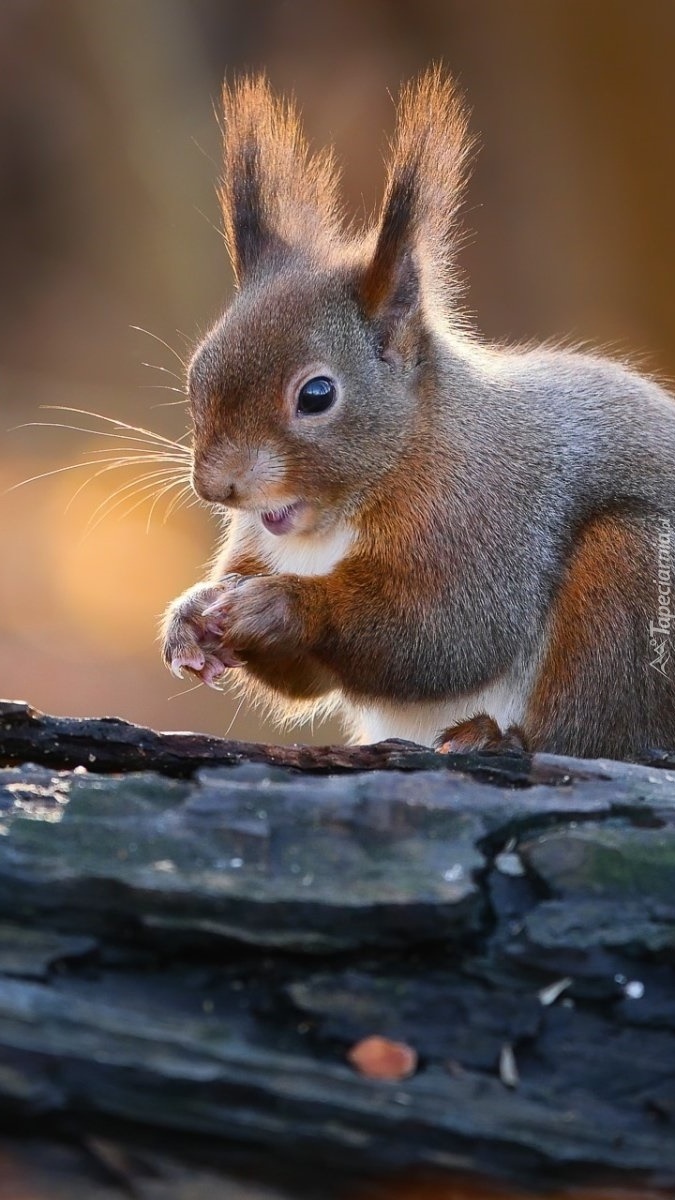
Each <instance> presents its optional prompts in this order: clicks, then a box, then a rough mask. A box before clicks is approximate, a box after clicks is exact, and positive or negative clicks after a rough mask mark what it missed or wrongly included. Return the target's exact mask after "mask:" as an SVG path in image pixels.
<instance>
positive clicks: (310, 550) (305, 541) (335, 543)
mask: <svg viewBox="0 0 675 1200" xmlns="http://www.w3.org/2000/svg"><path fill="white" fill-rule="evenodd" d="M353 543H354V533H353V531H352V530H351V529H349V528H348V527H347V526H346V525H340V526H338V527H337V528H336V529H334V530H330V531H329V532H328V533H324V534H315V535H314V536H307V537H301V536H295V537H294V536H293V535H292V534H291V535H289V536H288V537H277V536H275V534H273V533H268V532H267V530H266V529H263V528H261V527H260V526H259V527H258V529H257V530H256V532H255V548H256V550H257V552H258V554H260V555H261V557H262V558H264V560H265V562H266V563H267V565H268V566H269V567H270V569H271V570H272V571H274V573H275V574H277V575H285V574H289V575H329V574H330V572H331V571H332V570H333V568H334V567H336V566H337V565H338V563H340V562H342V559H343V558H345V556H346V555H347V554H348V553H349V551H350V549H351V547H352V545H353Z"/></svg>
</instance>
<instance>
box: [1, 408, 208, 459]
mask: <svg viewBox="0 0 675 1200" xmlns="http://www.w3.org/2000/svg"><path fill="white" fill-rule="evenodd" d="M72 411H73V412H75V411H77V410H75V409H73V410H72ZM101 419H102V420H108V419H109V418H107V417H102V418H101ZM13 428H14V429H68V430H71V431H72V432H73V433H88V434H90V435H91V436H92V437H102V438H112V439H113V440H114V441H115V442H117V443H118V445H120V443H121V448H122V449H124V448H125V447H124V445H123V441H122V439H124V441H127V442H136V443H140V445H141V446H144V447H146V448H147V449H151V448H154V449H156V450H157V451H158V452H160V451H161V450H162V447H163V445H164V444H165V443H166V444H167V445H168V446H169V448H170V449H172V450H174V451H175V450H178V451H179V452H180V454H181V455H188V454H189V453H190V450H189V449H188V447H187V446H183V445H181V444H180V442H173V441H170V440H169V439H168V438H164V439H163V440H162V441H155V440H150V439H148V438H146V437H132V436H131V435H130V434H128V433H106V431H105V430H104V429H89V428H86V427H85V426H84V425H66V424H64V423H63V422H62V421H26V422H24V424H23V425H15V426H14V427H13ZM127 428H129V429H135V426H134V425H129V426H127ZM139 432H140V431H139ZM185 436H186V435H185V434H182V435H181V437H185ZM91 453H92V454H98V451H97V450H92V451H91Z"/></svg>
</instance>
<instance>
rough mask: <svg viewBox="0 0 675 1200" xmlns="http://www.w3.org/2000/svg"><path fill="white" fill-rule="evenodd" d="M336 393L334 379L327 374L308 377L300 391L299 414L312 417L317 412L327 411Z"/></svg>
mask: <svg viewBox="0 0 675 1200" xmlns="http://www.w3.org/2000/svg"><path fill="white" fill-rule="evenodd" d="M336 394H337V393H336V391H335V384H334V383H333V380H332V379H328V378H327V377H326V376H325V375H317V376H316V377H315V378H314V379H308V380H307V383H305V384H303V385H302V387H301V388H300V391H299V392H298V407H297V412H298V415H299V416H301V417H312V416H314V415H315V414H316V413H322V412H326V410H327V409H329V408H330V407H331V405H332V404H333V403H334V402H335V397H336Z"/></svg>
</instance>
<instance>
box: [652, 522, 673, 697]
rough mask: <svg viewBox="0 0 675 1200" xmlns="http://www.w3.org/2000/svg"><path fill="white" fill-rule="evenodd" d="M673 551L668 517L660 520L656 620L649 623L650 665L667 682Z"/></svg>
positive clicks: (671, 610)
mask: <svg viewBox="0 0 675 1200" xmlns="http://www.w3.org/2000/svg"><path fill="white" fill-rule="evenodd" d="M672 559H673V550H672V538H671V525H670V518H669V517H659V530H658V546H657V561H658V566H657V574H656V579H655V580H654V582H655V583H656V585H657V587H658V592H657V616H656V620H651V621H650V622H649V649H650V653H651V658H650V662H649V665H650V667H652V668H653V670H655V671H658V673H659V675H663V676H664V677H665V678H666V679H667V678H668V664H669V662H670V659H671V645H670V634H671V627H672V623H673V616H674V614H673V609H672V599H673V561H672Z"/></svg>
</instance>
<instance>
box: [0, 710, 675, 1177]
mask: <svg viewBox="0 0 675 1200" xmlns="http://www.w3.org/2000/svg"><path fill="white" fill-rule="evenodd" d="M665 761H666V762H667V761H668V760H665ZM0 764H4V767H3V769H2V770H0V831H1V832H2V834H3V836H2V837H0V1108H1V1109H2V1111H3V1113H4V1114H5V1118H6V1120H8V1119H9V1117H10V1116H11V1118H12V1120H13V1122H14V1123H17V1124H18V1125H19V1126H20V1129H21V1131H22V1132H24V1133H25V1132H26V1131H28V1132H34V1133H37V1132H39V1131H41V1130H43V1128H44V1121H45V1118H48V1120H49V1126H50V1130H51V1131H52V1132H53V1131H57V1132H58V1133H59V1134H60V1136H66V1134H68V1136H69V1137H70V1138H71V1139H72V1137H73V1136H76V1137H77V1138H78V1139H80V1140H82V1139H84V1140H85V1141H86V1143H87V1144H89V1143H90V1142H91V1144H92V1145H93V1146H99V1144H100V1145H103V1146H108V1147H109V1146H110V1144H111V1143H110V1139H111V1138H113V1139H114V1138H117V1139H118V1140H119V1139H120V1138H121V1139H122V1141H123V1142H124V1144H125V1145H126V1144H127V1142H128V1140H129V1139H130V1138H131V1139H133V1138H136V1139H138V1138H146V1139H147V1138H149V1139H151V1140H153V1144H154V1145H155V1147H157V1145H159V1147H160V1149H161V1150H162V1153H164V1154H167V1153H173V1152H175V1149H176V1145H177V1141H176V1139H184V1143H185V1147H186V1150H185V1153H186V1154H188V1156H189V1147H191V1146H192V1147H194V1146H199V1156H200V1162H201V1164H202V1166H203V1165H204V1163H205V1162H206V1161H208V1158H209V1156H211V1158H212V1159H213V1161H214V1162H219V1163H220V1165H219V1166H218V1168H217V1169H218V1170H219V1171H220V1170H222V1169H224V1168H223V1163H222V1161H221V1160H222V1158H223V1155H224V1156H225V1158H227V1154H228V1153H233V1150H232V1147H235V1146H238V1147H245V1146H247V1145H248V1146H249V1147H251V1155H252V1156H253V1161H255V1163H256V1164H257V1165H256V1167H255V1171H256V1177H257V1178H258V1180H259V1183H260V1186H261V1187H262V1186H263V1185H264V1178H263V1177H264V1173H265V1170H266V1169H267V1167H269V1164H271V1163H274V1162H277V1161H278V1160H280V1159H281V1158H283V1160H284V1162H285V1163H286V1164H287V1167H288V1169H289V1170H290V1171H291V1173H292V1172H293V1171H294V1172H295V1175H296V1176H297V1178H295V1177H294V1178H295V1182H294V1183H293V1186H292V1189H291V1190H290V1191H287V1192H286V1193H284V1195H289V1196H291V1195H292V1196H300V1195H301V1194H302V1195H303V1196H304V1195H307V1196H309V1195H310V1194H314V1193H312V1192H311V1188H312V1187H313V1186H314V1184H315V1182H316V1178H315V1176H313V1174H312V1173H313V1172H316V1171H319V1172H320V1169H322V1170H325V1167H326V1164H328V1165H329V1166H330V1170H331V1182H330V1188H331V1189H333V1190H332V1191H330V1192H329V1190H328V1185H326V1184H325V1182H324V1184H323V1185H322V1187H323V1191H322V1193H321V1194H322V1195H324V1196H327V1195H329V1194H331V1195H337V1194H342V1193H339V1189H340V1187H342V1186H343V1185H344V1187H345V1188H346V1189H347V1190H346V1191H345V1192H344V1194H345V1195H351V1194H353V1192H351V1191H350V1190H349V1188H350V1187H351V1186H352V1184H353V1180H354V1178H355V1177H356V1178H359V1179H361V1178H363V1177H364V1175H365V1174H367V1173H372V1172H376V1173H378V1174H382V1173H387V1172H392V1171H394V1172H399V1171H400V1170H402V1169H403V1168H405V1169H417V1170H419V1169H422V1168H424V1169H425V1170H433V1171H436V1172H440V1174H441V1175H443V1174H445V1175H448V1176H449V1175H450V1174H451V1173H453V1172H456V1171H465V1172H469V1173H485V1174H491V1175H494V1176H497V1177H499V1178H500V1179H502V1180H511V1181H518V1182H519V1183H525V1184H527V1185H532V1186H535V1185H536V1186H540V1187H544V1186H553V1184H555V1185H558V1184H559V1183H560V1181H561V1180H562V1179H569V1180H575V1179H579V1178H581V1179H583V1180H584V1181H589V1180H595V1179H600V1178H602V1179H607V1178H611V1179H613V1180H616V1179H618V1180H620V1181H621V1183H622V1184H623V1185H626V1184H628V1183H630V1182H631V1181H632V1180H634V1179H636V1178H637V1179H638V1180H639V1184H638V1185H637V1186H638V1187H639V1189H640V1190H639V1192H638V1194H640V1195H642V1196H646V1195H647V1192H646V1189H647V1187H650V1186H656V1185H657V1184H659V1183H662V1184H664V1186H666V1185H672V1183H673V1181H675V1136H674V1133H675V972H674V969H673V968H674V966H675V773H672V772H671V771H670V770H669V769H667V768H666V769H663V770H659V769H657V768H656V767H655V766H640V765H630V764H626V763H612V762H606V761H597V762H582V761H579V760H572V759H565V758H556V757H554V756H550V755H534V756H525V755H522V756H521V755H503V756H501V757H498V756H490V755H473V756H466V757H464V756H456V757H453V758H448V759H446V758H443V757H441V756H438V755H434V754H432V753H430V752H428V751H425V750H423V749H422V748H419V747H417V748H416V747H413V746H411V745H407V744H404V743H385V744H383V745H381V746H378V747H360V748H355V749H350V750H348V749H345V748H328V749H317V748H311V747H267V746H245V745H242V744H240V743H232V742H222V741H219V740H218V739H214V738H200V737H197V736H193V735H187V734H158V733H153V732H151V731H149V730H144V729H139V728H136V727H134V726H131V725H128V724H125V723H123V722H117V721H111V720H103V721H76V720H70V721H67V720H63V719H57V718H50V717H45V716H43V715H42V714H38V713H34V712H33V711H32V710H30V709H28V708H27V706H24V705H16V704H4V705H2V706H0ZM140 768H142V769H140ZM104 772H105V773H104ZM372 1035H379V1036H382V1037H384V1038H387V1039H390V1040H392V1041H397V1042H403V1043H405V1044H407V1045H408V1046H409V1047H411V1048H412V1049H413V1050H414V1051H415V1052H416V1054H417V1057H418V1067H417V1070H416V1072H415V1074H414V1075H413V1076H412V1077H410V1078H405V1079H401V1080H398V1081H395V1080H393V1081H388V1080H374V1079H369V1078H366V1077H364V1076H362V1075H360V1074H358V1073H357V1071H356V1070H355V1069H354V1067H353V1066H352V1065H351V1064H350V1061H349V1058H348V1055H349V1052H350V1050H351V1048H352V1047H353V1046H354V1045H355V1044H356V1043H358V1042H359V1041H360V1040H361V1039H363V1038H366V1037H369V1036H372ZM92 1139H93V1140H92ZM125 1139H126V1140H125ZM115 1145H117V1142H115ZM227 1147H230V1150H229V1151H228V1150H227ZM1 1149H2V1148H1V1147H0V1150H1ZM106 1153H108V1156H110V1151H109V1150H108V1151H106ZM121 1153H122V1152H121V1151H120V1150H119V1148H118V1149H117V1150H114V1152H113V1159H114V1160H115V1162H117V1159H115V1155H116V1154H117V1155H119V1154H121ZM124 1153H125V1154H127V1155H128V1152H127V1151H125V1152H124ZM157 1153H159V1151H157ZM205 1156H206V1157H205ZM219 1156H220V1158H219ZM104 1158H105V1154H104ZM124 1161H125V1162H126V1159H124ZM266 1164H267V1167H266ZM313 1164H314V1166H313ZM118 1166H119V1164H118ZM111 1169H112V1168H111ZM181 1169H185V1170H187V1168H181ZM120 1170H121V1168H120ZM214 1170H216V1167H214ZM298 1172H300V1175H301V1176H302V1180H304V1183H302V1185H301V1183H300V1182H298V1179H299V1178H300V1175H298ZM219 1178H221V1180H222V1176H219ZM313 1179H314V1183H313V1182H312V1180H313ZM348 1180H349V1181H351V1182H350V1183H349V1186H348V1182H347V1181H348ZM133 1186H134V1187H136V1188H137V1194H139V1195H145V1194H146V1193H145V1192H143V1191H142V1189H141V1190H139V1188H140V1184H138V1181H137V1180H136V1181H135V1182H134V1185H133ZM228 1186H229V1185H228ZM303 1188H304V1189H305V1190H303ZM307 1189H309V1190H307ZM336 1189H337V1190H336ZM75 1194H76V1193H75V1190H73V1195H75ZM83 1194H84V1193H83ZM92 1194H93V1193H92ZM135 1194H136V1193H135ZM160 1194H161V1193H160V1192H159V1191H158V1192H157V1195H158V1196H159V1195H160ZM168 1194H169V1193H168V1192H167V1195H168ZM176 1194H177V1193H176ZM186 1194H187V1193H186ZM196 1194H197V1193H196V1192H195V1195H196ZM199 1194H200V1195H201V1194H202V1193H201V1192H200V1193H199ZM203 1194H204V1196H206V1195H209V1194H210V1193H209V1192H208V1191H204V1192H203ZM219 1194H220V1193H219V1192H218V1191H217V1190H214V1192H213V1195H214V1196H216V1195H219ZM232 1194H233V1195H234V1194H235V1191H234V1190H233V1192H232ZM261 1194H262V1193H261ZM147 1195H148V1196H149V1195H151V1192H147Z"/></svg>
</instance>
